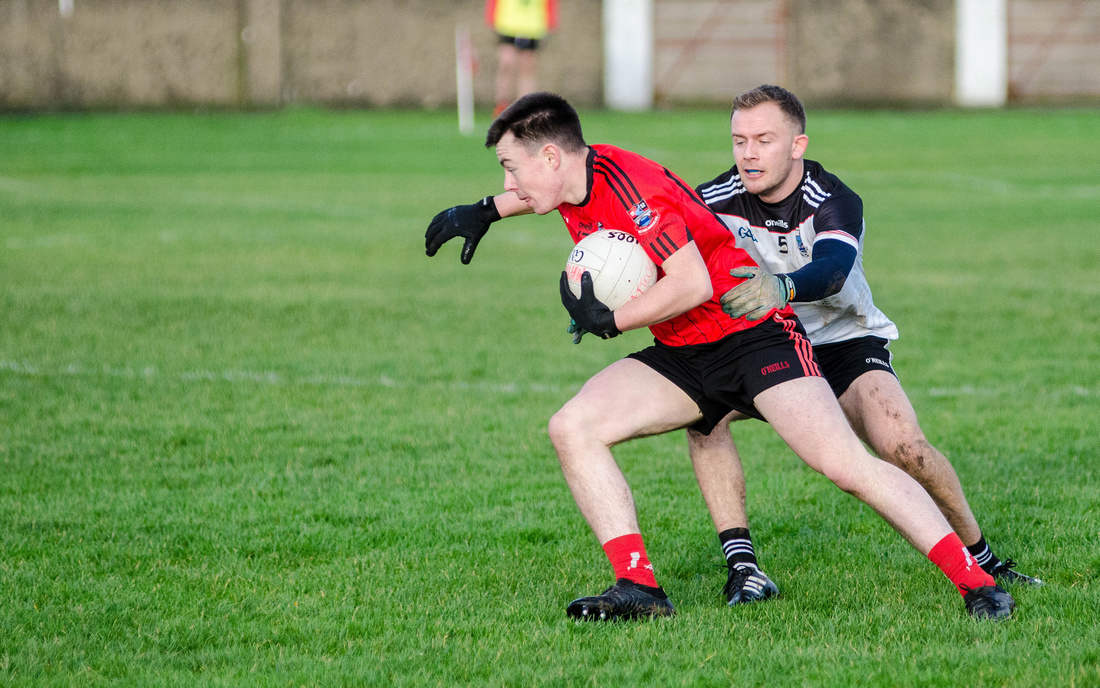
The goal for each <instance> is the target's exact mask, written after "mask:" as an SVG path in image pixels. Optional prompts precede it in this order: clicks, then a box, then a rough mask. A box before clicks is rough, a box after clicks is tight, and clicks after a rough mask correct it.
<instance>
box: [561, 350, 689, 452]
mask: <svg viewBox="0 0 1100 688" xmlns="http://www.w3.org/2000/svg"><path fill="white" fill-rule="evenodd" d="M702 417H703V415H702V413H701V412H700V411H699V407H698V406H697V405H696V403H695V402H694V401H693V400H692V399H691V397H689V396H688V395H687V394H686V393H685V392H684V391H683V390H681V389H680V388H679V387H677V386H676V385H675V384H673V383H672V382H671V381H669V380H668V378H666V377H664V376H663V375H661V374H660V373H658V372H657V371H655V370H653V369H652V368H650V367H649V366H647V365H646V364H644V363H641V362H640V361H636V360H634V359H632V358H624V359H622V360H620V361H616V362H615V363H612V364H611V365H609V366H608V367H606V368H604V369H603V370H601V371H600V372H599V373H596V375H594V376H593V377H592V378H591V379H590V380H589V381H588V382H586V383H585V384H584V386H583V387H582V388H581V390H580V391H579V392H577V394H576V396H574V397H573V398H572V399H570V400H569V401H568V402H566V404H565V406H563V407H562V408H561V410H560V411H558V413H557V414H555V416H554V419H553V420H552V421H551V435H554V434H555V433H554V427H555V424H564V425H566V426H567V427H569V428H571V431H572V432H580V431H583V432H584V433H585V434H586V435H589V436H591V437H594V438H595V439H598V440H599V441H600V442H602V443H603V444H606V445H607V446H612V445H615V444H618V443H619V442H624V441H626V440H629V439H633V438H636V437H647V436H649V435H659V434H661V433H665V432H669V431H671V430H677V429H679V428H683V427H686V426H688V425H691V424H692V423H695V422H696V421H698V420H699V419H700V418H702Z"/></svg>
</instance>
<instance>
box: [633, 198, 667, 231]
mask: <svg viewBox="0 0 1100 688" xmlns="http://www.w3.org/2000/svg"><path fill="white" fill-rule="evenodd" d="M630 219H631V220H633V221H634V226H635V227H637V228H638V234H645V233H646V232H648V231H649V230H651V229H653V227H654V225H656V224H657V220H659V219H661V216H660V215H658V214H657V213H656V211H654V210H652V209H651V208H650V207H649V206H648V205H646V202H645V201H638V202H637V203H635V204H634V207H633V208H631V209H630Z"/></svg>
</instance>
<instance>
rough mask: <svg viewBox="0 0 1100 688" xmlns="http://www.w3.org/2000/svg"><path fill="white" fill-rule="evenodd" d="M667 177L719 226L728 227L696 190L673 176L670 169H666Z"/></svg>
mask: <svg viewBox="0 0 1100 688" xmlns="http://www.w3.org/2000/svg"><path fill="white" fill-rule="evenodd" d="M665 176H667V177H668V178H669V179H671V180H672V181H673V183H675V184H676V186H678V187H680V188H681V189H683V191H684V193H686V194H687V195H688V198H690V199H691V200H692V201H693V202H695V203H696V204H698V205H700V206H702V207H703V208H704V209H705V210H706V211H707V212H708V213H710V215H711V217H713V218H714V219H715V221H716V222H717V223H718V224H720V225H722V227H723V229H724V228H725V227H726V223H725V222H722V218H720V217H718V213H716V212H714V210H713V209H711V207H710V206H709V205H707V204H706V203H705V202H704V201H703V199H702V198H699V194H697V193H695V190H694V189H692V188H691V187H689V186H687V185H686V184H684V183H683V182H682V181H680V180H679V179H678V178H677V177H676V175H674V174H672V172H669V170H668V168H665Z"/></svg>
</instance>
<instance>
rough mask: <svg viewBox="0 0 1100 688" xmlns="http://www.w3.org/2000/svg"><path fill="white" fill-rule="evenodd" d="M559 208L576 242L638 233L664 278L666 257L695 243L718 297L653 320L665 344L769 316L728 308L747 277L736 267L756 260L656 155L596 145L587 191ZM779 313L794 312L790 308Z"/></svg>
mask: <svg viewBox="0 0 1100 688" xmlns="http://www.w3.org/2000/svg"><path fill="white" fill-rule="evenodd" d="M558 212H560V213H561V216H562V219H564V220H565V225H566V227H568V228H569V234H570V235H571V236H572V237H573V241H574V243H576V242H578V241H580V240H581V239H583V238H584V237H586V236H588V235H589V234H592V233H593V232H596V231H598V230H601V229H616V230H619V231H624V232H629V233H630V234H632V235H634V236H635V237H637V239H638V241H639V243H640V244H641V245H642V247H643V248H644V249H645V251H646V253H647V254H649V257H650V258H652V259H653V262H654V263H656V264H657V268H658V272H657V277H658V279H660V278H661V277H663V276H664V271H663V270H661V265H662V264H663V263H664V262H665V260H666V259H667V258H668V257H669V256H671V255H672V254H673V253H675V252H676V251H677V250H679V249H680V248H682V247H683V246H685V245H687V243H688V242H690V241H694V242H695V245H696V246H697V247H698V249H699V253H701V254H702V256H703V260H704V261H706V264H707V270H708V271H709V272H710V280H711V284H712V285H713V287H714V295H713V296H712V297H711V299H710V300H709V301H707V302H706V303H703V304H700V305H699V306H696V307H695V308H692V309H691V310H689V311H688V312H686V313H683V314H681V315H678V316H676V317H675V318H672V319H670V320H666V321H664V322H661V323H657V324H656V325H651V326H650V328H649V329H650V330H651V331H652V332H653V336H654V337H656V338H657V340H658V341H660V342H661V343H663V344H667V345H669V346H685V345H689V344H706V343H709V342H716V341H718V340H719V339H722V338H723V337H725V336H726V335H729V334H732V333H733V332H738V331H740V330H745V329H748V328H750V327H754V326H756V325H757V324H759V323H760V322H763V321H756V322H753V321H750V320H745V319H744V318H736V319H734V318H731V317H729V316H728V315H726V314H725V313H724V312H722V304H721V303H720V302H719V299H720V298H721V296H722V294H724V293H726V292H727V291H729V290H730V289H731V288H733V287H734V286H736V285H737V284H739V283H740V282H741V281H742V280H740V279H737V278H734V277H730V274H729V273H730V270H731V269H733V268H737V267H741V266H746V265H747V266H755V265H756V263H755V262H754V261H753V259H752V258H751V257H749V254H748V253H746V252H745V251H744V250H742V249H739V248H737V245H736V240H735V237H734V236H733V235H732V234H731V233H730V231H729V230H728V229H727V228H726V226H725V225H724V224H722V221H721V220H719V219H718V218H717V217H716V216H715V215H714V213H713V212H712V211H711V210H710V208H708V207H707V206H706V204H704V203H703V202H702V200H700V199H699V197H698V196H697V195H696V194H695V192H694V191H693V190H692V189H691V187H690V186H688V185H687V184H685V183H684V182H683V180H681V179H680V178H679V177H677V176H676V175H675V174H673V173H672V172H670V171H668V170H667V169H665V168H664V167H662V166H661V165H659V164H657V163H655V162H653V161H652V160H649V159H647V158H643V157H642V156H640V155H637V154H635V153H631V152H630V151H626V150H623V149H621V148H616V147H614V146H607V145H594V146H590V147H589V153H588V195H587V196H586V197H585V199H584V201H582V202H581V203H580V204H578V205H570V204H568V203H563V204H561V205H560V206H558ZM779 312H780V313H781V314H783V315H785V316H791V315H793V311H791V310H790V308H789V307H788V308H784V309H783V310H782V311H779Z"/></svg>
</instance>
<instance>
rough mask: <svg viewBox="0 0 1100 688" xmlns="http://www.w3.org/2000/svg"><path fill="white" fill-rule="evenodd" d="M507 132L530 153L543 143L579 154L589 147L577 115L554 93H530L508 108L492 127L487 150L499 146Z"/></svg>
mask: <svg viewBox="0 0 1100 688" xmlns="http://www.w3.org/2000/svg"><path fill="white" fill-rule="evenodd" d="M508 132H512V136H515V137H516V140H517V141H519V142H520V144H522V145H523V146H524V147H525V148H528V149H530V148H533V147H535V146H538V145H540V144H543V143H556V144H558V145H559V146H561V147H562V148H563V149H564V150H566V151H568V152H570V153H576V152H578V151H580V150H582V149H583V148H584V147H585V146H586V145H587V144H586V143H585V142H584V135H583V134H581V118H580V117H579V116H577V111H576V110H574V109H573V106H572V105H570V104H569V102H568V101H567V100H565V98H562V97H561V96H557V95H554V94H553V93H545V92H539V93H529V94H528V95H525V96H523V97H522V98H520V99H519V100H517V101H516V102H514V103H512V104H511V105H509V106H508V108H507V109H506V110H505V111H504V112H502V113H500V116H499V117H497V118H496V119H495V120H493V123H492V124H491V125H489V133H488V134H487V135H486V136H485V147H486V148H492V147H493V146H496V145H497V143H499V142H500V139H501V138H502V137H503V136H504V135H505V134H507V133H508Z"/></svg>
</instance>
